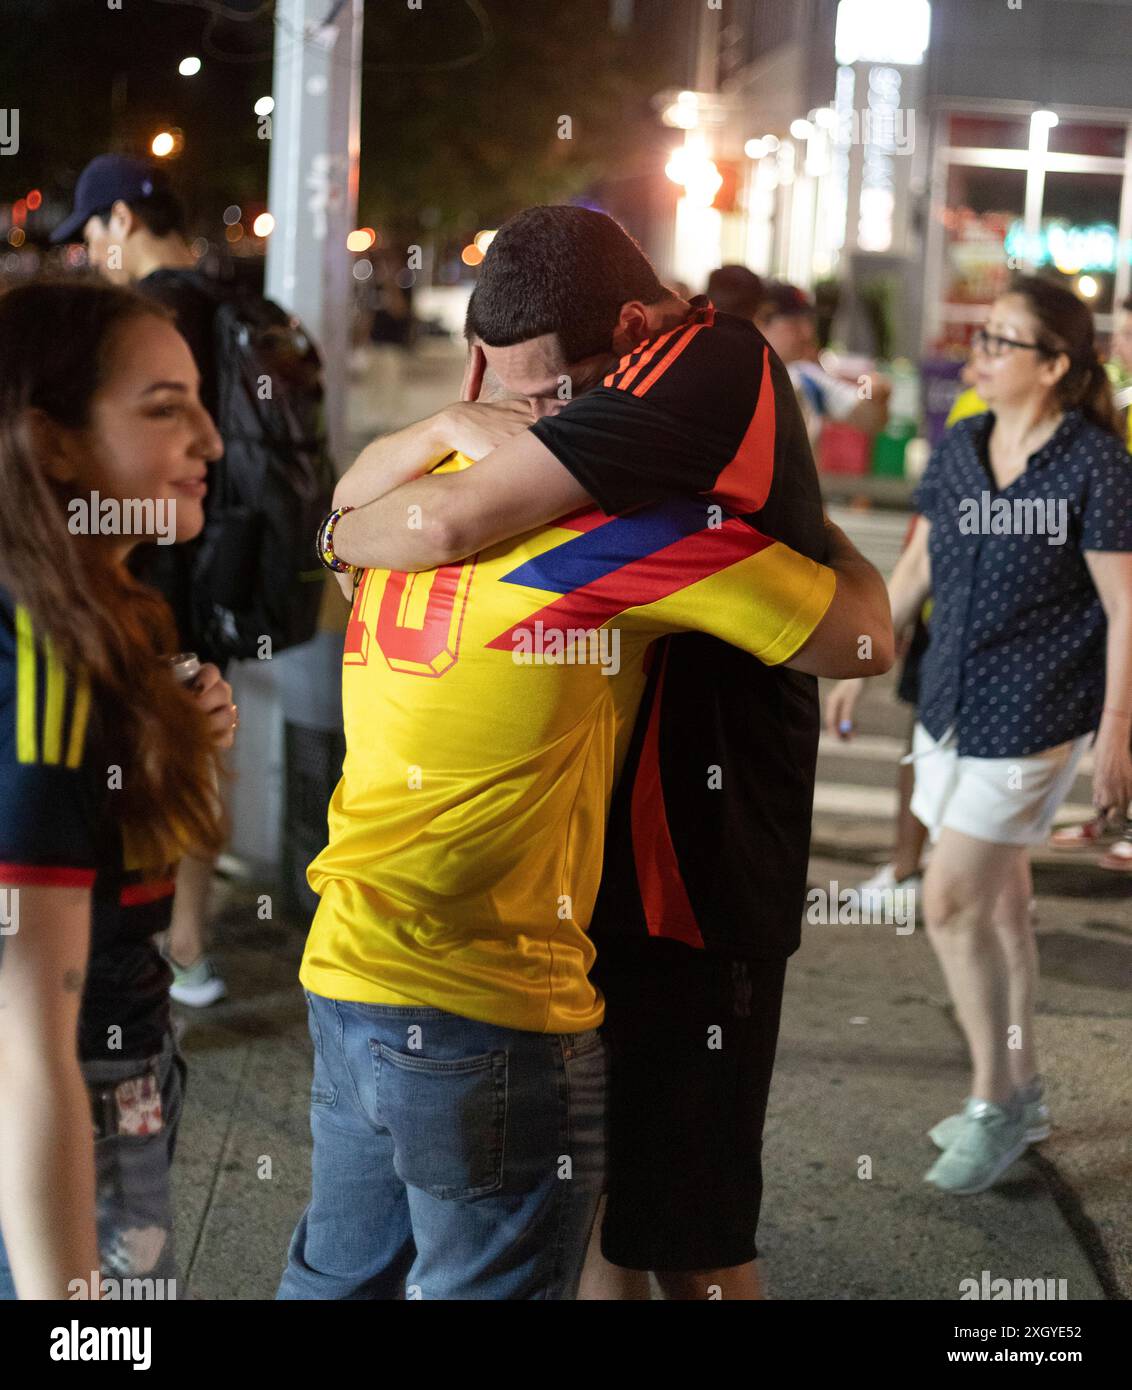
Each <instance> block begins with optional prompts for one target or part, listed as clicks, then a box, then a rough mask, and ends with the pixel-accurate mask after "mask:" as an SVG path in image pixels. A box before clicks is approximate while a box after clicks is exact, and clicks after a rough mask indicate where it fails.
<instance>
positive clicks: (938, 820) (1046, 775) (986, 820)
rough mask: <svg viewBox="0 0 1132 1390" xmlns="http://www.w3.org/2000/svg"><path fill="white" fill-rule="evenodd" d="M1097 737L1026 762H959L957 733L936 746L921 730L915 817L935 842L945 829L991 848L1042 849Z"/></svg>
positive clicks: (915, 741)
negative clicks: (994, 845) (1078, 768)
mask: <svg viewBox="0 0 1132 1390" xmlns="http://www.w3.org/2000/svg"><path fill="white" fill-rule="evenodd" d="M1092 738H1093V735H1092V734H1082V735H1081V737H1080V738H1075V739H1073V740H1072V741H1071V742H1069V743H1062V744H1059V745H1058V746H1057V747H1056V748H1047V749H1046V750H1045V751H1044V752H1042V753H1034V754H1031V755H1030V756H1029V757H1027V758H966V757H964V758H961V757H960V756H959V754H958V752H957V751H956V749H957V744H956V741H955V733H954V730H949V731H948V733H947V734H945V735H944V737H943V738H942V739H940V740H939V741H938V742H937V741H936V740H935V739H934V738H932V736H931V734H929V733H928V731H927V729H925V728H924V726H923V725H922V724H917V725H916V728H915V731H914V732H913V734H912V763H913V766H914V767H915V770H916V789H915V791H914V792H913V793H912V814H913V815H914V816H915V817H916V819H917V820H918V821H919V822H920V824H921V825H924V826H926V827H927V829H928V832H929V834H930V835H931V837H932V842H933V843H934V842H935V841H936V840H938V839H939V836H940V831H942V830H958V831H960V832H961V833H962V834H964V835H970V836H971V837H972V838H973V839H976V840H989V841H990V842H991V843H992V844H998V845H1038V844H1042V843H1043V842H1044V841H1045V839H1046V837H1047V836H1048V835H1049V832H1050V827H1051V826H1052V825H1053V818H1054V816H1055V815H1056V814H1057V809H1058V807H1059V806H1060V805H1061V803H1062V802H1063V801H1064V800H1065V798H1066V796H1067V795H1068V793H1069V789H1070V787H1071V786H1072V785H1073V779H1074V777H1075V776H1076V775H1077V765H1078V763H1079V762H1080V761H1081V757H1082V755H1083V754H1084V752H1085V749H1086V748H1087V747H1088V746H1089V744H1090V743H1091V742H1092Z"/></svg>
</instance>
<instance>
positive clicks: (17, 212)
mask: <svg viewBox="0 0 1132 1390" xmlns="http://www.w3.org/2000/svg"><path fill="white" fill-rule="evenodd" d="M27 217H28V205H27V200H26V199H25V198H17V199H16V201H15V202H14V203H13V204H12V222H13V223H14V225H15V226H17V227H22V226H23V224H24V223H25V222H26V221H27Z"/></svg>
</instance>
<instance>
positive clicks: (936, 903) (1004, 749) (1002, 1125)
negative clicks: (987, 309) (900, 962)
mask: <svg viewBox="0 0 1132 1390" xmlns="http://www.w3.org/2000/svg"><path fill="white" fill-rule="evenodd" d="M974 346H975V358H974V364H975V386H976V389H977V390H978V392H979V394H980V395H981V396H982V397H983V399H984V400H985V401H986V402H987V404H988V406H989V411H988V413H986V414H984V415H978V416H975V417H973V418H971V419H968V420H964V421H961V422H960V423H959V424H957V425H956V426H955V427H954V428H953V429H951V430H949V431H948V433H947V434H946V435H945V436H944V438H943V440H942V442H941V443H940V445H939V447H938V448H937V449H936V452H935V454H934V455H933V457H932V460H931V463H930V464H929V467H928V469H927V472H926V473H925V475H924V478H923V481H922V482H921V484H920V487H919V489H918V491H917V494H916V497H915V500H914V506H915V508H916V510H917V511H918V512H919V513H920V516H919V520H918V522H917V526H916V530H915V532H914V534H913V537H912V539H911V542H910V543H909V545H908V547H907V549H906V550H905V551H904V553H903V555H902V556H901V559H900V561H899V563H898V564H897V566H896V569H895V570H894V572H893V575H892V579H891V580H890V582H889V594H890V597H891V600H892V612H893V623H894V625H895V627H896V629H897V631H901V630H903V629H904V628H905V627H907V626H908V624H909V622H910V621H911V619H912V617H913V616H914V615H915V613H917V612H918V611H919V609H920V606H921V604H922V603H923V602H924V600H925V598H926V597H927V596H928V594H929V592H930V593H931V595H932V598H933V610H932V640H931V644H930V646H929V648H928V651H927V654H926V656H925V658H924V664H923V669H922V675H921V690H920V703H919V708H918V718H919V722H918V725H917V728H916V732H915V738H914V742H913V754H912V756H913V761H914V766H915V773H916V789H915V794H914V796H913V800H912V810H913V813H914V814H915V815H916V816H917V817H918V818H919V819H920V820H921V821H922V822H923V823H924V824H925V825H927V826H928V827H929V829H930V831H931V835H932V839H933V841H934V842H935V850H934V853H933V855H932V858H931V861H930V863H929V865H928V868H927V872H926V875H925V879H924V918H925V920H926V924H927V930H928V936H929V939H930V940H931V942H932V945H933V947H934V949H935V952H936V955H937V957H938V959H939V963H940V966H941V968H942V970H943V973H944V976H945V979H946V981H947V986H948V990H949V992H950V994H951V998H952V1001H953V1003H954V1005H955V1011H956V1015H957V1017H958V1019H959V1022H960V1024H961V1026H962V1028H963V1032H964V1034H965V1036H966V1040H967V1044H968V1046H969V1048H970V1053H971V1064H972V1071H973V1076H972V1082H971V1092H970V1097H969V1099H968V1100H967V1102H966V1105H965V1106H964V1108H963V1110H962V1112H961V1113H959V1114H956V1115H951V1116H949V1117H948V1118H947V1119H945V1120H943V1121H941V1122H940V1123H939V1124H937V1125H935V1127H934V1128H933V1129H932V1130H931V1131H930V1133H931V1137H932V1139H933V1141H934V1142H935V1143H936V1145H937V1146H938V1147H939V1148H940V1149H941V1150H942V1153H941V1154H940V1156H939V1157H938V1159H937V1160H936V1162H935V1163H934V1165H933V1166H932V1167H931V1169H930V1170H929V1171H928V1173H927V1174H926V1175H925V1176H926V1179H927V1181H929V1182H931V1183H934V1184H935V1186H937V1187H939V1188H941V1189H943V1190H944V1191H947V1192H953V1193H960V1194H966V1193H974V1192H982V1191H984V1190H985V1189H986V1188H988V1187H990V1186H991V1185H992V1184H993V1183H994V1182H995V1181H997V1179H998V1178H999V1177H1001V1176H1002V1174H1003V1173H1005V1172H1006V1170H1007V1168H1009V1167H1010V1165H1011V1164H1012V1163H1013V1162H1014V1160H1015V1159H1016V1158H1017V1157H1018V1156H1019V1155H1020V1154H1021V1153H1022V1152H1023V1151H1024V1149H1025V1148H1026V1146H1027V1144H1029V1143H1033V1142H1035V1141H1036V1140H1038V1139H1043V1138H1045V1137H1046V1135H1047V1134H1048V1133H1049V1111H1048V1110H1047V1108H1046V1106H1045V1104H1044V1101H1043V1095H1042V1086H1041V1082H1040V1080H1039V1077H1038V1068H1037V1057H1036V1053H1035V1046H1034V1025H1033V1017H1034V1015H1033V1004H1034V991H1035V985H1036V976H1037V956H1036V951H1035V946H1034V939H1033V933H1032V928H1031V923H1030V913H1029V903H1030V897H1031V884H1030V866H1029V847H1030V846H1031V845H1035V844H1040V843H1042V842H1043V841H1044V840H1045V838H1046V836H1047V835H1048V833H1049V829H1050V825H1051V822H1052V820H1053V816H1054V813H1055V812H1056V810H1057V808H1058V805H1059V803H1060V802H1061V800H1062V799H1063V798H1064V796H1065V794H1066V793H1067V791H1068V790H1069V788H1070V786H1071V785H1072V782H1073V778H1074V775H1075V772H1076V769H1077V765H1078V762H1079V761H1080V758H1081V755H1082V754H1083V753H1084V751H1085V748H1086V746H1087V745H1088V744H1089V743H1090V742H1092V740H1093V736H1094V734H1095V743H1094V744H1093V763H1094V771H1093V802H1094V805H1095V806H1096V807H1097V809H1098V811H1103V812H1110V813H1112V814H1114V815H1119V814H1122V813H1123V812H1124V811H1125V809H1126V808H1127V806H1128V804H1129V802H1130V801H1132V757H1130V755H1129V731H1130V727H1132V458H1129V456H1128V454H1127V453H1126V452H1125V450H1124V446H1123V440H1122V432H1121V430H1120V427H1119V425H1118V422H1117V419H1116V415H1115V412H1114V409H1113V403H1112V395H1111V390H1110V388H1109V383H1108V379H1107V376H1106V374H1105V371H1104V368H1103V367H1102V365H1101V363H1100V361H1099V359H1098V357H1097V351H1096V346H1095V341H1094V334H1093V322H1092V315H1091V314H1090V312H1089V310H1088V309H1087V308H1086V307H1085V305H1084V304H1083V303H1081V301H1080V300H1078V299H1077V298H1076V297H1075V296H1073V295H1072V294H1070V293H1069V292H1068V291H1067V290H1064V289H1062V288H1060V287H1059V286H1057V285H1055V284H1052V283H1050V282H1048V281H1045V280H1040V279H1036V278H1026V279H1023V280H1021V281H1019V282H1018V283H1017V285H1016V286H1015V287H1014V289H1013V290H1012V291H1011V292H1010V293H1008V294H1006V295H1004V296H1003V297H1002V298H1001V299H999V300H998V301H997V302H996V303H995V304H994V306H993V308H992V309H991V314H990V319H989V321H988V323H987V326H986V328H985V329H983V330H981V331H980V332H979V333H978V334H977V335H976V338H975V344H974ZM860 686H861V682H860V681H859V680H858V681H848V682H844V683H842V684H841V685H839V686H837V687H835V688H834V691H833V692H832V694H831V696H830V700H829V706H828V709H827V723H828V725H829V726H830V728H831V730H832V731H838V730H841V731H843V736H844V731H845V730H848V729H850V728H851V726H852V712H853V707H854V704H855V701H856V698H857V696H858V694H859V692H860Z"/></svg>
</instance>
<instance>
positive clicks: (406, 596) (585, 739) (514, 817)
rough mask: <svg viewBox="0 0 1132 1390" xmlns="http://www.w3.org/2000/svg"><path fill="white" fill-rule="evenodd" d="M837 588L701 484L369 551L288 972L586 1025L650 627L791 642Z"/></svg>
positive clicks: (354, 988)
mask: <svg viewBox="0 0 1132 1390" xmlns="http://www.w3.org/2000/svg"><path fill="white" fill-rule="evenodd" d="M468 462H469V461H468V460H467V459H463V458H462V457H460V456H455V457H454V458H453V459H452V460H451V461H449V462H448V463H446V464H445V465H442V467H444V468H458V467H466V466H467V465H468ZM834 587H835V579H834V575H833V572H832V571H831V570H829V569H827V568H825V567H824V566H822V565H819V564H817V563H815V562H814V561H812V560H809V559H807V558H806V557H804V556H802V555H799V554H797V553H796V552H795V551H793V550H790V549H789V548H788V547H786V546H783V545H780V544H778V543H777V542H774V541H772V540H769V539H768V538H767V537H766V536H764V535H762V534H760V533H759V532H758V531H756V530H755V529H753V528H752V527H751V526H749V525H747V524H746V523H745V522H743V521H740V520H738V519H736V518H731V517H727V516H726V515H722V514H721V513H720V510H719V508H718V507H715V506H714V505H712V504H711V503H710V502H709V501H708V500H707V499H704V500H702V501H699V500H697V501H692V500H680V501H674V502H666V503H664V504H661V505H657V506H652V507H648V508H644V509H642V510H640V511H637V512H633V513H631V514H629V515H627V516H619V517H611V516H607V515H606V514H605V513H604V512H601V511H599V510H598V509H596V508H591V509H586V510H585V511H582V512H578V513H574V514H572V515H571V516H568V517H563V518H561V519H559V520H558V521H557V522H554V523H552V524H551V525H548V526H545V527H543V528H541V529H539V530H537V531H532V532H529V533H528V534H527V535H525V536H522V537H519V538H517V539H514V540H510V541H507V542H505V543H504V544H501V545H497V546H493V547H491V548H490V549H489V550H485V551H482V552H481V553H480V554H478V555H476V556H473V557H471V558H470V559H468V560H466V561H465V562H464V563H463V564H459V565H447V566H445V567H443V568H442V569H438V570H435V571H432V572H428V573H424V574H417V575H405V574H400V573H395V572H390V571H388V570H370V571H368V572H366V573H365V575H364V576H363V577H362V580H361V582H360V584H359V585H358V587H357V588H356V590H355V593H354V604H353V610H352V612H351V616H350V622H349V625H348V627H347V631H346V639H345V645H344V651H343V658H342V662H343V664H342V703H343V713H344V719H345V729H346V759H345V762H344V764H343V769H342V779H341V781H340V782H339V783H338V786H337V788H336V790H335V792H334V796H333V798H332V799H331V803H330V814H329V823H330V842H329V844H328V845H327V846H326V848H325V849H324V850H323V851H322V853H321V854H320V855H319V856H318V857H317V859H315V861H314V862H313V864H312V865H311V866H310V870H309V874H308V877H309V881H310V884H311V886H312V888H313V889H314V890H315V892H316V893H318V894H319V896H320V898H321V902H320V903H319V907H318V911H317V912H316V914H315V918H314V922H313V924H312V927H311V931H310V936H309V939H308V941H307V947H306V952H305V954H304V956H303V963H302V969H301V972H300V978H301V979H302V982H303V984H304V985H305V986H306V987H307V988H308V989H310V990H311V991H313V992H314V993H316V994H320V995H324V996H327V997H329V998H334V999H342V1000H350V1001H355V1002H364V1003H372V1004H393V1005H401V1006H406V1007H407V1006H413V1005H426V1006H432V1007H435V1008H440V1009H444V1010H446V1011H448V1012H449V1013H455V1014H460V1015H462V1016H464V1017H466V1018H472V1019H477V1020H480V1021H483V1022H488V1023H495V1024H499V1025H502V1026H504V1027H509V1028H521V1029H529V1030H533V1031H536V1032H554V1033H573V1032H580V1031H582V1030H584V1029H587V1028H592V1027H595V1026H596V1025H597V1024H599V1023H600V1022H601V1017H602V1004H601V999H600V997H599V996H598V994H597V992H596V991H595V990H594V988H593V987H592V986H591V985H590V983H589V981H588V979H587V973H588V971H589V968H590V966H591V964H592V962H593V957H594V950H593V947H592V945H591V944H590V941H589V938H588V936H587V934H586V929H587V927H588V925H589V920H590V914H591V911H592V909H593V904H594V899H595V896H596V893H597V888H598V882H599V879H600V877H601V866H602V849H603V841H604V835H605V824H606V816H607V812H608V807H609V799H610V794H611V791H612V788H613V783H614V778H615V775H616V771H617V769H618V767H619V765H620V760H621V758H622V757H623V755H624V753H625V749H626V747H627V744H628V739H629V735H630V733H631V731H632V725H633V721H634V719H635V717H636V713H637V706H638V704H639V702H640V698H641V694H642V691H643V688H644V664H645V658H646V653H647V650H648V647H649V644H650V643H651V642H652V641H653V640H654V639H655V638H657V637H659V636H662V635H663V634H665V633H669V632H678V631H687V630H693V629H694V630H699V631H703V632H707V633H710V634H712V635H714V636H716V637H719V638H722V639H723V640H724V641H727V642H730V643H731V644H733V645H734V646H738V647H742V648H743V649H745V650H747V651H750V652H753V653H755V654H756V655H757V656H759V657H760V658H761V659H762V660H764V661H765V662H767V663H768V664H775V663H779V662H782V661H786V660H788V659H789V658H790V657H791V656H792V655H793V654H794V653H795V652H796V651H797V650H798V648H799V647H800V646H801V645H802V644H803V643H804V642H805V640H806V639H807V638H808V637H809V635H810V634H811V633H812V632H813V630H814V628H815V627H816V626H817V624H818V623H819V622H820V621H821V618H822V617H823V616H824V614H825V611H826V609H827V608H828V606H829V603H830V601H831V599H832V597H833V592H834Z"/></svg>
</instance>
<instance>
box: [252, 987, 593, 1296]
mask: <svg viewBox="0 0 1132 1390" xmlns="http://www.w3.org/2000/svg"><path fill="white" fill-rule="evenodd" d="M307 1007H308V1013H309V1020H310V1031H311V1041H312V1042H313V1044H314V1081H313V1084H312V1086H311V1133H312V1135H313V1137H314V1153H313V1156H312V1164H311V1167H312V1182H311V1187H312V1191H311V1200H310V1204H309V1206H308V1207H307V1209H306V1211H305V1212H304V1213H303V1215H302V1217H301V1218H300V1220H299V1224H298V1226H297V1228H296V1230H295V1234H294V1236H293V1237H292V1240H291V1248H290V1252H289V1256H288V1262H287V1269H286V1271H285V1272H284V1275H283V1281H282V1283H281V1285H280V1287H279V1294H278V1297H279V1298H284V1299H318V1298H325V1299H331V1298H333V1299H364V1298H375V1299H380V1298H390V1299H392V1298H401V1297H405V1298H429V1299H440V1298H451V1299H571V1298H573V1297H575V1294H576V1292H577V1286H578V1278H579V1275H580V1274H581V1268H582V1262H583V1260H584V1258H585V1253H586V1246H587V1243H588V1240H589V1235H590V1229H591V1227H592V1225H593V1220H594V1214H595V1212H596V1209H597V1204H598V1199H599V1197H600V1196H601V1192H602V1187H603V1182H604V1177H605V1088H606V1056H605V1045H604V1043H603V1042H602V1039H601V1037H600V1035H599V1034H598V1033H597V1032H596V1031H594V1030H591V1031H590V1032H587V1033H575V1034H552V1033H529V1032H520V1031H518V1030H516V1029H513V1028H500V1027H496V1026H495V1025H494V1024H490V1023H475V1022H473V1021H472V1020H470V1019H466V1018H460V1017H458V1016H457V1015H455V1014H449V1013H445V1012H444V1011H443V1010H441V1009H429V1008H394V1007H392V1006H388V1007H387V1006H385V1005H376V1004H350V1003H344V1002H342V1001H340V1000H334V999H324V998H322V997H320V996H318V995H314V994H310V993H309V992H308V994H307Z"/></svg>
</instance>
